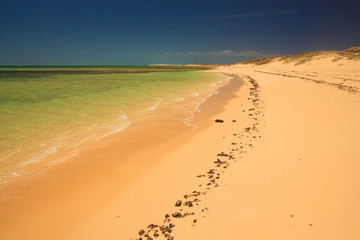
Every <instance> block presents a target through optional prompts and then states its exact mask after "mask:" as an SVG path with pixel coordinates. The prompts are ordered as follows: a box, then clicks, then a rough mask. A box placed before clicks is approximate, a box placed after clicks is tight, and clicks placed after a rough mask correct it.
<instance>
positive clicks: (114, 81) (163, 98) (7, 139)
mask: <svg viewBox="0 0 360 240" xmlns="http://www.w3.org/2000/svg"><path fill="white" fill-rule="evenodd" d="M209 69H211V67H206V66H1V67H0V189H1V187H2V186H6V185H8V184H11V183H13V182H16V181H17V180H18V179H19V178H21V176H23V175H26V174H36V173H37V171H44V169H48V168H51V167H53V166H55V165H57V164H59V163H63V162H64V161H66V160H68V159H70V158H71V157H73V156H74V155H76V154H77V153H78V151H79V149H80V148H81V147H82V146H83V145H86V144H87V143H89V142H91V141H95V140H98V139H102V138H105V137H107V136H109V135H112V134H121V133H122V132H123V131H124V130H126V129H130V128H132V127H133V126H134V127H135V126H136V125H135V124H134V123H135V122H139V121H140V122H141V121H142V120H146V118H147V117H148V116H150V115H151V116H152V117H154V116H157V118H155V119H158V121H161V122H164V123H166V121H170V120H171V121H173V122H174V121H176V122H178V123H179V124H182V125H183V126H184V127H185V128H186V129H188V130H189V131H192V130H195V129H196V127H197V126H195V125H193V124H192V123H191V119H192V118H193V116H194V113H195V112H198V111H200V110H199V106H200V105H201V104H202V103H203V102H205V101H206V99H208V98H209V97H210V96H212V95H213V94H216V93H217V91H218V89H219V88H220V87H221V86H224V85H225V84H227V83H228V81H229V77H228V76H225V75H221V74H217V73H212V72H209V71H205V70H209ZM138 125H139V124H138ZM138 125H137V126H138ZM142 125H143V126H144V127H146V121H142ZM59 153H61V154H59Z"/></svg>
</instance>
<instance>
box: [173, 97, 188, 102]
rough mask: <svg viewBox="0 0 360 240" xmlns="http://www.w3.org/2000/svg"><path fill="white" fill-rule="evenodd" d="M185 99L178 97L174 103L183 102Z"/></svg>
mask: <svg viewBox="0 0 360 240" xmlns="http://www.w3.org/2000/svg"><path fill="white" fill-rule="evenodd" d="M184 100H185V99H184V98H183V97H176V98H175V99H174V101H176V102H183V101H184Z"/></svg>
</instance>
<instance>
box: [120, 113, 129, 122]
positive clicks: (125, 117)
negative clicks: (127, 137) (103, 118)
mask: <svg viewBox="0 0 360 240" xmlns="http://www.w3.org/2000/svg"><path fill="white" fill-rule="evenodd" d="M120 118H121V119H124V120H128V119H129V118H128V117H127V115H126V114H125V113H123V114H121V115H120Z"/></svg>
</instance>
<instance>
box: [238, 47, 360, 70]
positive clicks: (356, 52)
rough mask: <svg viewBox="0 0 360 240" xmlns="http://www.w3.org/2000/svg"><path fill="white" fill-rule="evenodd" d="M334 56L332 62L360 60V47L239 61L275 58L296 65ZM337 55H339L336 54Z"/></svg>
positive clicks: (251, 62)
mask: <svg viewBox="0 0 360 240" xmlns="http://www.w3.org/2000/svg"><path fill="white" fill-rule="evenodd" d="M330 55H332V56H334V55H335V58H334V59H333V60H332V62H336V61H339V60H342V59H344V58H345V59H347V60H353V61H359V60H360V47H351V48H348V49H345V50H343V51H314V52H303V53H299V54H297V55H295V56H291V55H290V56H280V57H271V58H259V59H251V60H247V61H245V62H239V63H242V64H255V65H264V64H267V63H270V62H272V61H274V60H278V61H283V62H284V63H285V64H288V63H295V65H296V66H297V65H301V64H305V63H307V62H310V61H312V60H313V59H314V58H315V57H316V58H321V57H327V56H330ZM336 55H337V56H336Z"/></svg>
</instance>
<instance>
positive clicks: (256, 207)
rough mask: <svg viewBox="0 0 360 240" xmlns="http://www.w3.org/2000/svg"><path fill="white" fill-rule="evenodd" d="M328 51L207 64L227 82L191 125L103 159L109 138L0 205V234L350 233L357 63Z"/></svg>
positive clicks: (359, 79)
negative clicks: (179, 134)
mask: <svg viewBox="0 0 360 240" xmlns="http://www.w3.org/2000/svg"><path fill="white" fill-rule="evenodd" d="M335 57H336V56H335ZM335 57H334V56H332V55H329V56H322V57H321V58H314V59H312V60H311V61H308V62H305V63H302V64H296V63H295V62H294V63H284V62H282V61H279V60H274V61H272V62H269V63H267V64H263V65H256V64H235V65H228V66H219V67H217V69H215V70H211V71H213V72H216V73H223V74H230V75H231V76H232V77H233V79H232V80H231V82H230V83H229V84H228V85H226V86H225V87H223V88H222V89H220V92H219V93H218V94H217V95H214V96H213V97H211V98H210V99H209V100H208V101H207V102H206V103H204V104H203V105H201V107H200V110H201V113H199V114H197V115H196V116H195V117H194V119H193V120H192V122H191V123H192V124H194V125H198V126H199V129H198V130H197V131H195V132H194V133H192V134H189V135H188V136H186V137H183V138H180V139H177V140H176V141H174V142H167V143H162V142H161V144H156V142H157V140H158V139H157V137H158V136H160V135H161V133H158V135H156V134H152V135H151V134H150V135H151V136H152V137H149V138H147V139H145V140H144V141H145V142H142V143H139V144H140V145H139V146H137V147H138V148H136V149H132V151H130V152H131V154H129V155H126V157H124V162H122V165H121V166H103V167H102V168H101V167H99V166H102V165H101V164H99V162H98V161H100V160H101V159H104V158H116V157H119V156H120V155H121V154H122V152H119V146H118V145H117V140H116V137H113V138H111V137H109V138H107V139H106V141H105V142H106V143H107V144H103V145H102V146H100V147H99V146H94V147H93V148H89V149H88V150H87V151H84V152H83V153H82V154H80V155H79V156H77V161H73V162H72V163H71V164H67V165H66V166H63V167H60V168H57V169H54V170H53V171H49V172H48V173H46V174H43V175H42V176H39V177H38V178H36V179H33V180H32V182H31V184H32V187H31V189H28V190H26V191H25V190H19V192H20V193H21V200H19V201H14V202H15V205H13V206H10V207H9V206H7V205H4V206H2V208H1V211H2V213H3V216H6V219H4V218H3V219H1V224H0V225H1V228H0V235H1V236H2V237H1V239H4V240H5V239H6V240H8V239H9V240H10V239H12V240H13V239H38V240H41V239H66V240H79V239H87V240H97V239H107V240H112V239H121V240H130V239H133V240H135V239H142V240H144V239H167V240H171V239H177V240H191V239H204V240H205V239H206V240H222V239H251V240H257V239H258V240H263V239H274V240H279V239H284V240H285V239H296V240H300V239H304V240H305V239H306V240H312V239H314V240H315V239H316V240H319V239H324V240H325V239H326V240H338V239H347V240H356V239H359V237H360V228H359V226H358V225H359V224H358V222H359V219H360V190H359V184H360V176H359V174H358V172H359V169H360V162H359V156H360V148H359V136H360V127H359V122H360V62H359V61H354V60H347V59H340V60H338V61H333V59H334V58H335ZM150 135H149V136H150ZM122 157H123V156H122ZM88 158H92V159H94V160H93V161H92V162H93V163H94V164H93V165H91V166H90V165H87V166H88V168H86V169H83V172H82V173H78V172H77V170H79V167H77V165H78V164H80V163H81V162H83V161H84V160H85V159H88ZM141 159H147V160H148V161H146V162H147V164H145V165H141V166H140V165H139V164H138V165H137V164H134V163H139V160H141ZM135 160H136V161H135ZM140 162H141V163H144V162H145V161H140ZM95 163H96V164H95ZM104 165H105V164H104ZM120 172H121V174H122V178H119V177H118V175H119V173H120ZM125 178H126V179H127V181H126V182H124V181H123V180H124V179H125ZM84 179H86V180H87V181H85V180H84ZM89 179H90V180H91V181H89ZM59 180H61V181H59ZM75 182H76V184H73V183H75ZM9 209H10V210H9Z"/></svg>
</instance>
